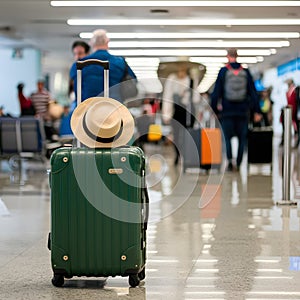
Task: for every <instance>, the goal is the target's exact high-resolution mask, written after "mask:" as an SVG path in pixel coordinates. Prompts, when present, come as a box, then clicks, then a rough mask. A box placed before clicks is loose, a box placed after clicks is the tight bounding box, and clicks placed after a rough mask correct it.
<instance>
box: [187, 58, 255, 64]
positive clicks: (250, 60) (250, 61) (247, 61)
mask: <svg viewBox="0 0 300 300" xmlns="http://www.w3.org/2000/svg"><path fill="white" fill-rule="evenodd" d="M189 60H190V61H191V62H197V63H204V64H205V63H208V62H214V63H215V62H218V63H223V64H226V63H227V62H228V59H227V58H226V57H191V58H190V59H189ZM237 62H239V63H245V64H256V63H257V58H256V57H238V58H237Z"/></svg>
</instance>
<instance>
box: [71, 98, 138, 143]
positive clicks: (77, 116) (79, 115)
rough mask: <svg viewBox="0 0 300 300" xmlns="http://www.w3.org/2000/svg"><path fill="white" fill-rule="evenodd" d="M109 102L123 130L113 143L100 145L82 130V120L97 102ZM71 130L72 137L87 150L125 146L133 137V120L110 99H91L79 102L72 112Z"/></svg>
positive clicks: (116, 102) (118, 103) (121, 106)
mask: <svg viewBox="0 0 300 300" xmlns="http://www.w3.org/2000/svg"><path fill="white" fill-rule="evenodd" d="M104 101H109V102H110V104H113V106H114V107H115V108H116V110H118V112H119V114H120V116H121V118H122V122H123V129H122V132H121V134H120V135H118V136H117V137H116V139H115V140H114V141H113V142H110V143H101V142H99V141H97V140H95V139H93V138H91V137H90V136H89V135H88V134H87V133H86V132H85V130H84V126H83V119H84V116H85V113H86V112H87V110H88V109H89V108H90V107H91V106H93V105H94V104H95V103H97V102H104ZM71 129H72V131H73V134H74V136H75V137H76V138H77V139H78V140H79V141H80V142H81V143H82V144H84V145H85V146H87V147H89V148H114V147H119V146H123V145H126V144H127V143H128V142H129V141H130V139H131V138H132V136H133V133H134V119H133V117H132V115H131V113H130V111H129V110H128V109H127V107H126V106H124V105H123V104H122V103H120V102H119V101H117V100H114V99H112V98H106V97H92V98H89V99H87V100H85V101H83V102H81V103H80V104H79V105H78V106H77V107H76V109H75V110H74V112H73V114H72V117H71Z"/></svg>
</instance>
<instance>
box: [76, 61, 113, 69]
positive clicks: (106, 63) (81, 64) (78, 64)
mask: <svg viewBox="0 0 300 300" xmlns="http://www.w3.org/2000/svg"><path fill="white" fill-rule="evenodd" d="M90 65H98V66H101V67H103V68H104V70H109V61H106V60H105V61H104V60H99V59H87V60H83V61H77V62H76V67H77V70H82V69H83V68H84V67H86V66H90Z"/></svg>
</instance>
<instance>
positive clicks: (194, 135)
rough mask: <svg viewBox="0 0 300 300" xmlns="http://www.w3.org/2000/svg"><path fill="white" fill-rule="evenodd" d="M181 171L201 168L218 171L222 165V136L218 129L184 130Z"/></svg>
mask: <svg viewBox="0 0 300 300" xmlns="http://www.w3.org/2000/svg"><path fill="white" fill-rule="evenodd" d="M182 153H183V170H184V171H185V170H186V169H187V168H199V167H200V168H201V169H205V170H209V169H212V168H216V169H220V168H221V163H222V135H221V130H220V129H219V128H199V129H192V128H189V129H186V130H185V132H184V143H183V151H182Z"/></svg>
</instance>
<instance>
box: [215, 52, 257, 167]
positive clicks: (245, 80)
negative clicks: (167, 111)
mask: <svg viewBox="0 0 300 300" xmlns="http://www.w3.org/2000/svg"><path fill="white" fill-rule="evenodd" d="M237 56H238V55H237V49H235V48H231V49H228V51H227V59H228V64H227V65H226V66H225V67H223V68H221V69H220V71H219V74H218V77H217V80H216V83H215V87H214V91H213V93H212V95H211V106H212V109H213V110H214V112H215V114H216V115H217V116H218V117H219V118H220V121H221V125H222V129H223V133H224V137H225V144H226V155H227V160H228V167H227V170H228V171H233V170H234V169H235V167H234V165H233V161H232V148H231V139H232V137H234V136H237V138H238V142H239V146H238V154H237V159H236V169H237V170H239V168H240V165H241V162H242V159H243V154H244V148H245V144H246V142H247V132H248V113H249V110H250V109H251V110H253V111H254V122H259V121H260V120H261V118H262V116H261V111H260V106H259V97H258V94H257V91H256V89H255V86H254V82H253V79H252V76H251V74H250V72H249V70H248V69H245V68H243V67H242V66H241V64H240V63H238V62H237Z"/></svg>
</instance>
